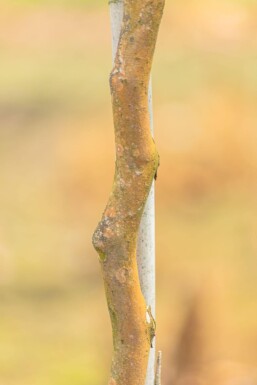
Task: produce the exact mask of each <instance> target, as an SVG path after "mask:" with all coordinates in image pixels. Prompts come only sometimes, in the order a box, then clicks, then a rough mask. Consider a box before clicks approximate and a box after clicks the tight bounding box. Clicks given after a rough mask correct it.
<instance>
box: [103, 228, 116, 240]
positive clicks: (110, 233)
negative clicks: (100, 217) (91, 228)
mask: <svg viewBox="0 0 257 385" xmlns="http://www.w3.org/2000/svg"><path fill="white" fill-rule="evenodd" d="M103 235H104V236H105V238H111V237H112V236H113V235H114V232H113V231H112V229H110V227H106V229H104V232H103Z"/></svg>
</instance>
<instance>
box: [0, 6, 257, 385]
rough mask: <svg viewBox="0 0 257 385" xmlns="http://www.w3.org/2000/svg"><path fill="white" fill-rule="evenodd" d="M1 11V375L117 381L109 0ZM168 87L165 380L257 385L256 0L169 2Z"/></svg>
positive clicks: (163, 34) (160, 298)
mask: <svg viewBox="0 0 257 385" xmlns="http://www.w3.org/2000/svg"><path fill="white" fill-rule="evenodd" d="M0 8H1V12H0V57H1V59H0V385H53V384H55V385H70V384H73V385H85V384H90V385H104V384H106V383H107V377H108V374H109V367H110V358H111V327H110V322H109V317H108V312H107V306H106V303H105V297H104V290H103V284H102V278H101V273H100V268H99V264H98V259H97V255H96V253H95V251H94V250H93V248H92V246H91V234H92V233H93V230H94V228H95V226H96V224H97V222H98V220H99V219H100V216H101V213H102V211H103V209H104V206H105V203H106V201H107V198H108V195H109V192H110V189H111V185H112V177H113V172H114V137H113V128H112V114H111V101H110V95H109V85H108V77H109V72H110V70H111V43H110V42H111V36H110V26H109V10H108V5H107V1H106V2H104V1H100V0H94V1H93V0H76V1H74V0H51V1H50V0H48V1H47V0H19V1H18V0H16V1H15V0H8V1H4V0H0ZM153 88H154V120H155V137H156V142H157V146H158V149H159V153H160V157H161V167H160V169H159V172H158V180H157V192H156V195H157V197H156V198H157V199H156V200H157V207H156V214H157V232H156V244H157V245H156V246H157V348H158V349H161V350H162V351H163V355H164V362H163V385H173V384H175V385H202V384H203V385H204V384H208V385H212V384H213V385H214V384H215V385H256V384H257V377H256V367H257V365H256V363H257V348H256V346H257V235H256V231H257V195H256V191H257V151H256V149H257V110H256V106H257V3H256V1H255V0H215V1H214V0H190V1H189V0H173V1H170V0H167V4H166V8H165V13H164V17H163V21H162V25H161V29H160V34H159V39H158V43H157V49H156V53H155V59H154V67H153Z"/></svg>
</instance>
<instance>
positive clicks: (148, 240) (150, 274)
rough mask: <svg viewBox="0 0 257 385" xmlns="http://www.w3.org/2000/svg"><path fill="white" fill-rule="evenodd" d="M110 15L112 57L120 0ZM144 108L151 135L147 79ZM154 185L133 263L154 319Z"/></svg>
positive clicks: (150, 376) (150, 374)
mask: <svg viewBox="0 0 257 385" xmlns="http://www.w3.org/2000/svg"><path fill="white" fill-rule="evenodd" d="M110 16H111V29H112V57H113V61H114V58H115V55H116V51H117V47H118V42H119V36H120V31H121V24H122V18H123V0H115V1H114V0H113V1H110ZM148 108H149V114H150V125H151V132H152V134H153V110H152V82H151V80H150V83H149V90H148ZM154 195H155V194H154V183H153V185H152V187H151V190H150V193H149V196H148V199H147V202H146V206H145V210H144V213H143V216H142V219H141V224H140V229H139V237H138V245H137V261H138V270H139V278H140V284H141V290H142V293H143V295H144V298H145V301H146V304H147V306H150V307H151V312H152V315H153V317H154V318H155V203H154ZM154 366H155V341H153V347H152V348H151V350H150V354H149V362H148V369H147V374H146V382H145V385H153V384H154V376H155V370H154Z"/></svg>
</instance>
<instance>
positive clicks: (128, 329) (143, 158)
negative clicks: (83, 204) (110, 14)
mask: <svg viewBox="0 0 257 385" xmlns="http://www.w3.org/2000/svg"><path fill="white" fill-rule="evenodd" d="M163 6H164V0H124V16H123V23H122V28H121V34H120V40H119V44H118V49H117V53H116V57H115V63H114V68H113V70H112V72H111V75H110V88H111V95H112V106H113V117H114V127H115V145H116V170H115V177H114V183H113V189H112V192H111V195H110V198H109V201H108V203H107V206H106V208H105V211H104V213H103V216H102V219H101V221H100V223H99V224H98V226H97V228H96V230H95V233H94V235H93V244H94V247H95V249H96V250H97V252H98V254H99V259H100V261H101V266H102V274H103V279H104V285H105V291H106V297H107V302H108V308H109V313H110V317H111V322H112V329H113V346H114V353H113V360H112V372H111V379H110V381H109V385H144V383H145V375H146V369H147V363H148V355H149V349H150V347H151V342H152V338H153V336H154V329H155V322H154V320H153V318H152V315H151V311H150V309H147V307H146V304H145V300H144V298H143V295H142V292H141V289H140V283H139V277H138V268H137V261H136V247H137V234H138V229H139V225H140V220H141V217H142V213H143V209H144V206H145V202H146V200H147V197H148V194H149V191H150V188H151V185H152V182H153V178H154V176H155V174H156V171H157V168H158V164H159V157H158V153H157V151H156V147H155V143H154V141H153V139H152V135H151V132H150V121H149V112H148V84H149V77H150V71H151V64H152V58H153V53H154V48H155V42H156V38H157V33H158V28H159V24H160V21H161V16H162V11H163Z"/></svg>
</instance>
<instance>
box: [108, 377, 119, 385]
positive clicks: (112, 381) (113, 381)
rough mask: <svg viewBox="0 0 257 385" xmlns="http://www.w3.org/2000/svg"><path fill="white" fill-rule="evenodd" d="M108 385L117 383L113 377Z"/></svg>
mask: <svg viewBox="0 0 257 385" xmlns="http://www.w3.org/2000/svg"><path fill="white" fill-rule="evenodd" d="M108 385H117V382H116V381H115V380H114V378H111V379H110V381H109V383H108Z"/></svg>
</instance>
